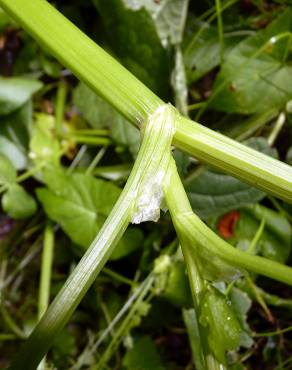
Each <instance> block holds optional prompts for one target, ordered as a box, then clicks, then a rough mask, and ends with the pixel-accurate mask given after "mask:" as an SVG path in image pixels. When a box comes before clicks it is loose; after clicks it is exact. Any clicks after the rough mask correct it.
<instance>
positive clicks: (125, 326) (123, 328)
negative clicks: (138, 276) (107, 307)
mask: <svg viewBox="0 0 292 370" xmlns="http://www.w3.org/2000/svg"><path fill="white" fill-rule="evenodd" d="M153 282H154V277H153V276H149V277H148V279H147V282H146V284H145V285H144V287H143V289H142V290H141V292H140V294H139V296H138V297H137V300H136V301H135V302H134V303H133V305H132V307H131V309H130V311H129V313H128V314H127V316H126V317H125V319H124V320H123V322H122V323H121V325H120V326H119V328H118V329H117V331H116V333H115V335H114V336H113V338H112V340H111V342H110V344H109V345H108V347H107V348H106V350H105V351H104V353H103V355H102V357H101V358H100V360H99V361H98V363H97V365H95V366H94V367H93V370H99V369H103V368H104V366H105V365H106V363H107V362H108V361H109V360H110V358H111V356H112V355H113V353H114V351H115V350H116V348H117V347H118V345H119V344H120V342H121V340H122V337H123V335H124V334H125V333H127V331H128V330H129V328H130V327H131V324H132V321H133V318H134V317H135V315H136V314H137V312H138V310H139V307H140V306H141V304H142V303H143V301H144V300H145V298H146V296H147V294H148V293H149V292H150V290H151V287H152V285H153Z"/></svg>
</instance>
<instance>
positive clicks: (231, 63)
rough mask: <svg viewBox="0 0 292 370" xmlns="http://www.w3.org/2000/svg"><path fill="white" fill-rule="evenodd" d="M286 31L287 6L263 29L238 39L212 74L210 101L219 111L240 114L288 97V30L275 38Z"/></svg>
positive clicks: (291, 90) (291, 71) (291, 70)
mask: <svg viewBox="0 0 292 370" xmlns="http://www.w3.org/2000/svg"><path fill="white" fill-rule="evenodd" d="M288 31H290V32H291V31H292V10H291V9H287V10H286V11H285V12H283V13H282V14H280V15H279V17H278V18H277V19H276V20H275V21H274V22H272V23H271V24H270V25H269V26H268V27H267V28H266V29H264V30H262V31H259V32H257V33H256V35H254V36H250V37H248V38H246V39H245V40H243V41H242V42H240V43H239V44H238V45H237V46H236V47H235V48H234V49H233V50H232V51H231V52H230V54H229V55H228V57H227V58H226V60H225V63H224V65H223V67H222V70H221V71H220V73H219V74H218V76H217V78H216V81H215V84H214V87H213V96H211V98H210V99H211V100H210V105H211V106H212V107H213V108H215V109H218V110H220V111H225V112H237V113H243V114H251V113H259V112H264V111H265V110H268V109H272V108H283V107H284V106H285V104H286V102H287V101H289V100H290V99H291V98H292V67H291V65H290V63H289V62H288V61H287V60H286V59H287V55H286V53H287V52H288V51H289V45H290V39H291V34H290V35H289V37H286V38H284V39H281V40H280V41H278V42H276V38H277V36H278V35H280V34H281V33H284V32H286V33H287V32H288ZM267 42H269V43H268V44H267V46H266V47H265V49H264V50H263V51H262V52H259V50H260V49H261V48H262V47H264V46H265V44H266V43H267Z"/></svg>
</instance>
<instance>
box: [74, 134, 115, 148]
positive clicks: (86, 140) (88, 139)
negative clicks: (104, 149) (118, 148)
mask: <svg viewBox="0 0 292 370" xmlns="http://www.w3.org/2000/svg"><path fill="white" fill-rule="evenodd" d="M69 138H70V139H72V140H73V141H75V143H77V144H87V145H98V146H102V145H109V144H111V143H112V141H111V140H110V139H109V138H107V137H103V136H101V137H98V136H87V135H84V136H81V135H74V136H73V135H70V136H69Z"/></svg>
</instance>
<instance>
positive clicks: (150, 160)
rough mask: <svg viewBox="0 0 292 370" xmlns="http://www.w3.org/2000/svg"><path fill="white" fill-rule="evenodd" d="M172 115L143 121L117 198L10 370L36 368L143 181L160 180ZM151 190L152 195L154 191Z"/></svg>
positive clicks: (123, 223)
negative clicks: (141, 134)
mask: <svg viewBox="0 0 292 370" xmlns="http://www.w3.org/2000/svg"><path fill="white" fill-rule="evenodd" d="M173 112H174V113H175V111H174V108H172V107H171V106H168V105H163V106H162V107H160V108H159V109H158V110H157V112H155V113H154V114H153V115H152V116H151V117H150V118H149V120H148V121H147V122H146V127H145V132H144V138H143V141H142V145H141V148H140V151H139V154H138V157H137V160H136V162H135V165H134V167H133V170H132V172H131V175H130V177H129V179H128V181H127V184H126V186H125V188H124V190H123V191H122V194H121V196H120V198H119V199H118V201H117V203H116V205H115V206H114V208H113V209H112V211H111V213H110V215H109V217H108V218H107V220H106V221H105V223H104V225H103V227H102V228H101V230H100V232H99V233H98V235H97V237H96V238H95V240H94V241H93V242H92V244H91V246H90V247H89V249H88V250H87V252H86V253H85V254H84V256H83V257H82V259H81V260H80V262H79V264H78V265H77V267H76V268H75V270H74V271H73V273H72V274H71V275H70V277H69V278H68V280H67V281H66V283H65V284H64V286H63V288H62V289H61V291H60V293H59V294H58V295H57V297H56V298H55V300H54V301H53V303H52V304H51V306H50V307H49V308H48V310H47V311H46V313H45V314H44V316H43V317H42V319H41V320H40V322H39V324H38V325H37V326H36V328H35V329H34V331H33V332H32V334H31V335H30V337H29V338H28V340H27V341H26V343H25V344H24V346H23V348H22V349H21V351H20V352H19V354H18V355H17V356H16V358H15V360H14V361H13V362H12V364H11V367H10V370H12V369H13V370H22V369H23V364H25V369H26V370H33V369H35V368H36V367H37V365H38V363H39V362H40V361H41V359H42V358H43V356H44V355H45V354H46V352H47V351H48V349H49V348H50V346H51V344H52V342H53V340H54V338H55V336H56V335H57V334H58V332H59V331H60V330H61V329H62V328H63V327H64V326H65V325H66V323H67V322H68V320H69V319H70V317H71V315H72V313H73V312H74V310H75V309H76V307H77V305H78V304H79V302H80V301H81V299H82V298H83V296H84V295H85V293H86V292H87V290H88V289H89V287H90V286H91V284H92V283H93V282H94V280H95V278H96V277H97V275H98V274H99V272H100V271H101V269H102V267H103V266H104V264H105V263H106V261H107V260H108V258H109V256H110V254H111V253H112V251H113V249H114V247H115V246H116V244H117V242H118V241H119V240H120V239H121V237H122V235H123V233H124V232H125V230H126V228H127V226H128V224H129V222H130V221H131V219H132V217H133V215H134V214H135V213H136V212H137V203H138V205H139V200H140V196H141V192H142V194H143V190H145V191H146V190H147V189H141V184H146V185H147V184H148V182H147V181H146V183H145V182H144V180H147V179H148V178H149V176H151V177H155V176H156V175H158V177H160V174H161V171H163V166H164V167H167V163H166V162H165V158H167V159H168V158H169V153H170V145H171V140H172V135H173V129H174V128H173V125H172V122H173V121H174V118H175V117H176V114H173ZM154 123H157V125H155V124H154ZM165 170H166V168H165ZM153 190H154V191H155V192H156V191H157V188H155V189H153ZM154 195H155V194H154Z"/></svg>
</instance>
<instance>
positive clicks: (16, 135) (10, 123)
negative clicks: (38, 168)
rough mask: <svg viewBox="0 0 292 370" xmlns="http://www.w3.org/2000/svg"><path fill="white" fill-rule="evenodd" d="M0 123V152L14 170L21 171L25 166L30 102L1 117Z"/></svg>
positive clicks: (30, 110) (30, 119)
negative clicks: (11, 164) (8, 160)
mask: <svg viewBox="0 0 292 370" xmlns="http://www.w3.org/2000/svg"><path fill="white" fill-rule="evenodd" d="M0 122H1V123H0V152H1V153H3V154H4V155H6V157H8V158H9V159H10V161H11V162H12V163H13V165H14V167H15V168H16V169H18V170H22V169H24V168H25V167H26V165H27V148H28V143H29V133H30V129H31V124H32V104H31V100H29V101H28V102H27V103H25V104H24V105H22V106H21V108H19V109H18V110H16V111H14V112H12V113H10V114H8V115H6V116H3V117H1V120H0Z"/></svg>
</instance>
